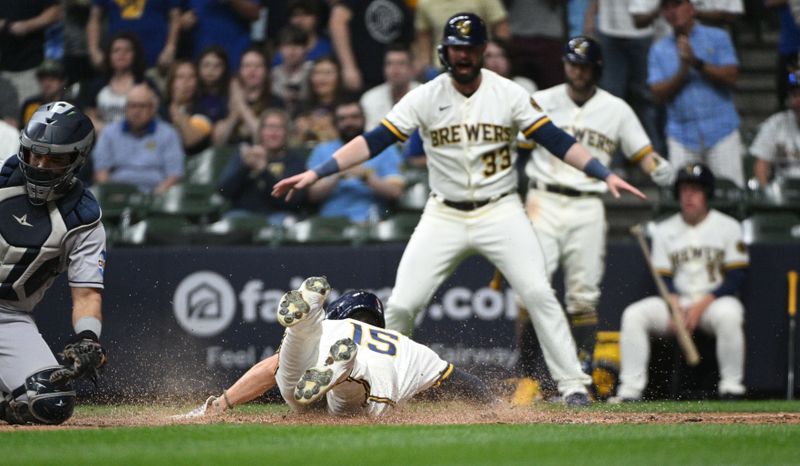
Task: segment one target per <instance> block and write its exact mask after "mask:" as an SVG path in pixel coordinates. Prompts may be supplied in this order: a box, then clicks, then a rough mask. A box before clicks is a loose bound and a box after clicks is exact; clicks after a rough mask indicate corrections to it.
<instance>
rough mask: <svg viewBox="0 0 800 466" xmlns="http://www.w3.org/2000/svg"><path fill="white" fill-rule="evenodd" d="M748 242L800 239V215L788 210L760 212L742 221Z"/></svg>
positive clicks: (746, 241)
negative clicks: (787, 211)
mask: <svg viewBox="0 0 800 466" xmlns="http://www.w3.org/2000/svg"><path fill="white" fill-rule="evenodd" d="M742 227H743V230H744V241H745V243H747V244H753V243H763V242H780V241H800V217H798V216H797V215H795V214H791V213H786V212H770V213H759V214H755V215H752V216H750V217H749V218H746V219H745V220H744V221H743V222H742Z"/></svg>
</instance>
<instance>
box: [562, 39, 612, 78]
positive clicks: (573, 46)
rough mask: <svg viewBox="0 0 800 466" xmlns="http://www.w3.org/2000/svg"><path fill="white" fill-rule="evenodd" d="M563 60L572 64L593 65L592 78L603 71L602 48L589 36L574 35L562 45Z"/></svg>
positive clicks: (598, 76)
mask: <svg viewBox="0 0 800 466" xmlns="http://www.w3.org/2000/svg"><path fill="white" fill-rule="evenodd" d="M564 61H566V62H568V63H572V64H574V65H592V66H594V79H595V80H597V79H600V75H601V74H602V73H603V50H602V49H601V48H600V44H598V43H597V41H596V40H594V39H592V38H591V37H586V36H576V37H573V38H572V39H570V40H569V41H567V43H566V45H564Z"/></svg>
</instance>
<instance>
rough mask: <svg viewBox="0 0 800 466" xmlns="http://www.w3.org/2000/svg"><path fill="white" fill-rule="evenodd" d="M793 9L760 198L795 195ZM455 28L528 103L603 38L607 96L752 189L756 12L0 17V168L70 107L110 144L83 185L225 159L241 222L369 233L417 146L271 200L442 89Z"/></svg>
mask: <svg viewBox="0 0 800 466" xmlns="http://www.w3.org/2000/svg"><path fill="white" fill-rule="evenodd" d="M794 3H796V2H789V1H787V0H765V1H764V5H763V11H771V10H774V14H776V15H777V17H778V18H779V20H780V43H779V46H778V50H777V57H776V58H777V62H778V67H777V69H778V71H777V75H776V83H777V91H776V96H777V100H778V105H776V110H780V109H784V108H788V110H785V111H782V112H781V113H778V114H776V115H775V116H774V117H772V118H770V119H769V120H768V121H767V122H765V123H764V125H763V127H762V129H761V132H760V133H759V135H758V137H757V138H756V139H755V141H754V142H753V144H752V147H751V148H750V149H749V153H750V155H752V156H753V157H755V158H756V162H755V163H754V168H753V176H754V179H755V184H756V185H758V186H761V187H764V186H767V185H768V184H770V183H774V182H775V180H777V182H782V180H785V179H787V178H792V177H800V168H798V167H800V129H799V126H798V121H800V91H799V90H798V89H800V81H798V78H796V77H800V75H797V74H793V73H792V72H791V71H792V70H793V69H794V67H796V66H797V65H798V63H797V55H798V51H800V28H798V22H799V21H800V10H798V9H797V8H793V5H794ZM457 11H472V12H475V13H477V14H479V15H480V16H482V17H483V18H484V20H485V21H486V23H487V25H488V26H489V29H490V32H491V35H492V42H491V43H490V45H489V46H488V48H487V50H486V56H485V66H486V67H487V68H489V69H491V70H493V71H495V72H497V73H499V74H501V75H503V76H506V77H508V78H510V79H513V80H514V81H516V82H518V83H519V84H521V85H522V86H523V87H525V88H526V90H528V91H529V92H531V93H532V92H534V91H535V90H537V89H544V88H547V87H551V86H553V85H556V84H559V83H561V82H563V81H564V75H563V66H562V63H561V61H562V58H561V57H562V53H563V47H564V43H565V41H566V39H567V38H568V36H569V35H570V34H575V33H582V34H586V35H589V36H593V37H595V38H597V39H598V40H599V42H600V43H601V45H602V48H603V54H604V66H603V69H604V71H603V74H602V77H601V81H600V86H601V87H602V88H604V89H606V90H608V91H609V92H611V93H612V94H614V95H617V96H619V97H622V98H624V99H626V100H627V101H628V102H629V103H630V104H631V106H632V107H633V108H634V110H635V111H636V113H637V116H638V117H639V119H640V120H641V121H642V123H643V125H644V127H645V129H646V131H647V132H648V135H649V136H650V138H651V140H652V141H653V143H654V146H655V148H656V150H657V151H658V152H659V153H661V154H664V155H665V156H667V157H668V158H670V159H671V160H672V161H673V165H674V166H676V167H678V166H682V165H684V164H685V163H686V162H689V161H703V162H705V163H707V164H709V165H710V166H711V168H712V170H713V171H714V172H715V173H716V174H717V175H718V177H720V178H728V179H730V180H731V181H733V182H734V183H735V184H736V185H737V186H740V187H745V185H746V183H747V179H746V177H747V173H748V172H747V171H746V170H745V169H744V168H743V167H744V165H743V160H744V156H745V154H746V153H747V152H748V150H747V148H746V141H743V140H742V137H741V136H740V133H739V124H740V120H739V115H738V114H737V109H736V108H735V106H734V102H733V93H734V92H735V87H736V81H737V75H738V69H739V61H738V58H737V53H736V50H735V46H734V42H733V40H732V39H731V32H732V31H733V30H734V25H735V22H736V20H737V18H738V17H740V16H741V15H743V13H744V5H743V0H727V1H726V0H715V1H706V0H696V1H695V0H692V1H691V2H690V1H689V0H663V1H662V0H590V1H585V0H570V1H567V2H559V1H551V0H504V1H501V0H449V1H440V0H288V1H286V2H271V1H270V2H268V1H266V0H224V1H223V0H191V1H190V0H141V1H136V2H117V1H112V0H26V1H24V2H21V1H18V0H0V118H2V120H0V150H2V151H3V154H2V157H3V158H5V157H6V156H8V155H9V154H13V153H15V152H16V151H17V144H18V141H17V139H18V134H19V133H18V130H19V129H21V128H23V127H24V125H25V123H26V122H27V120H28V119H29V118H30V116H31V115H32V113H33V112H34V111H35V109H36V108H37V107H38V106H39V105H41V104H42V103H46V102H50V101H54V100H61V99H64V100H68V101H71V102H74V103H75V104H77V105H78V106H79V107H81V108H82V109H83V110H84V111H85V112H86V113H87V115H89V116H90V117H91V118H92V120H93V121H94V123H95V127H96V129H97V133H98V138H97V144H96V147H95V150H94V154H93V156H92V158H91V159H92V162H93V163H92V166H91V167H90V168H89V169H88V170H87V171H86V172H85V173H83V174H82V178H83V179H84V181H85V182H87V183H90V184H98V185H100V184H104V183H127V184H132V185H135V186H136V187H137V189H138V190H139V191H141V192H143V193H148V194H157V193H161V192H164V191H166V190H168V189H169V188H170V187H171V186H174V185H175V184H178V183H181V182H182V181H183V180H184V177H185V170H186V166H187V164H188V162H189V161H190V160H191V159H192V158H194V157H198V155H199V154H202V153H204V152H206V151H214V150H219V149H220V148H227V149H228V152H230V153H232V154H233V155H232V156H231V157H230V158H229V160H227V165H225V164H222V167H223V169H222V170H220V175H219V176H218V177H216V179H215V180H213V184H214V185H215V186H216V188H217V189H218V193H219V194H221V195H222V196H224V197H225V198H226V199H227V200H228V205H229V208H230V211H229V212H228V213H227V214H226V215H228V216H237V215H242V214H250V215H259V216H264V217H266V218H268V219H269V221H270V222H271V223H275V224H282V223H284V222H286V221H287V220H286V219H291V221H295V220H297V219H299V218H302V217H303V216H306V215H308V214H309V213H313V214H319V215H322V216H344V217H347V218H349V219H350V220H351V221H353V222H356V223H365V222H371V221H374V220H375V219H380V218H382V217H386V216H387V215H388V213H389V212H390V211H391V206H392V204H393V202H394V201H396V200H397V199H399V198H400V197H401V196H402V194H403V191H404V187H405V186H406V181H405V178H404V172H405V170H406V169H407V168H408V167H412V169H413V167H418V166H419V165H420V162H419V158H417V157H415V158H414V159H413V160H412V159H410V158H408V157H404V156H402V155H401V153H402V152H403V147H396V148H392V149H390V150H387V151H386V153H384V154H382V155H380V156H379V157H377V158H375V159H373V160H371V161H370V162H368V163H366V164H364V165H363V166H361V167H358V168H357V169H355V170H351V171H349V172H345V173H342V174H340V175H338V176H335V177H331V178H330V179H329V180H325V181H326V182H325V183H319V185H318V186H315V189H313V190H311V192H308V193H303V195H302V196H299V197H297V198H295V199H293V200H292V201H290V202H286V201H283V200H276V199H272V198H271V197H270V196H269V192H270V189H271V186H272V185H273V184H274V183H275V182H276V181H277V180H279V179H281V178H283V177H285V176H287V175H292V174H295V173H298V172H299V171H302V170H303V169H304V168H305V167H307V166H310V165H313V164H314V163H317V162H319V161H320V160H323V159H324V158H326V157H330V156H331V154H332V153H333V151H334V150H335V149H336V148H337V147H340V146H341V145H342V144H343V143H345V142H347V141H348V140H350V139H351V138H353V137H355V136H356V135H358V134H361V133H362V132H363V131H365V130H369V129H371V128H372V127H374V126H375V125H377V124H379V122H380V120H381V118H382V117H383V116H384V115H385V114H386V113H387V112H388V110H389V109H390V108H391V106H392V105H393V104H394V103H395V102H397V101H398V100H399V99H401V98H402V97H403V96H404V95H405V94H406V93H407V92H409V91H410V90H411V89H413V88H414V87H416V86H418V85H420V83H424V82H426V81H427V80H429V79H431V78H432V77H434V76H436V75H437V74H438V73H440V72H441V68H440V66H439V60H438V57H437V44H438V42H439V40H440V33H441V32H440V31H441V30H442V27H443V25H444V23H445V21H446V19H447V18H448V17H450V16H451V15H452V14H453V13H455V12H457ZM576 18H578V19H582V21H578V20H577V19H576ZM498 104H499V105H502V103H498ZM406 149H408V148H406ZM420 151H421V149H414V150H411V152H420ZM408 152H409V151H408V150H406V153H408ZM410 155H421V154H419V153H412V154H410ZM423 160H424V159H423ZM423 163H424V162H423ZM616 163H617V165H618V166H617V167H616V168H617V169H623V168H624V166H623V165H624V163H625V162H624V160H622V159H620V160H618V161H616ZM751 184H752V183H751Z"/></svg>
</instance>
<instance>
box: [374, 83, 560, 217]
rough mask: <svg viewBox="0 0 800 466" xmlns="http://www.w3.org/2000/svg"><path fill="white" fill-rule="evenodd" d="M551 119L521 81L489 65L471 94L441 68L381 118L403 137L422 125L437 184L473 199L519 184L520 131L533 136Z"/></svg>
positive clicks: (442, 192) (449, 194) (451, 194)
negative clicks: (516, 145)
mask: <svg viewBox="0 0 800 466" xmlns="http://www.w3.org/2000/svg"><path fill="white" fill-rule="evenodd" d="M549 121H550V119H549V118H548V117H547V116H546V115H545V114H544V113H543V112H542V109H541V108H539V106H538V104H536V101H534V100H533V99H532V98H531V97H530V96H529V95H528V93H527V92H526V91H525V89H523V88H522V87H521V86H520V85H518V84H516V83H514V82H513V81H510V80H508V79H505V78H503V77H501V76H499V75H497V74H496V73H494V72H492V71H489V70H486V69H483V70H481V84H480V86H479V87H478V90H477V91H475V93H473V94H472V95H471V96H469V97H467V96H465V95H463V94H461V93H459V92H458V91H457V90H456V89H455V87H453V84H452V82H451V78H450V76H449V75H448V74H447V73H445V74H441V75H439V76H438V77H437V78H435V79H433V80H432V81H429V82H428V83H426V84H424V85H422V86H418V87H416V88H415V89H413V90H411V91H410V92H409V93H408V94H406V95H405V97H403V98H402V99H401V100H400V101H399V102H398V103H397V104H396V105H395V106H394V108H392V110H391V111H390V112H389V114H388V115H386V118H385V119H384V120H383V121H382V122H381V123H382V124H383V125H384V126H385V127H386V128H388V129H389V130H390V131H391V132H392V133H394V135H395V136H396V137H397V138H399V139H400V140H401V141H405V140H406V139H407V138H408V136H409V135H410V134H411V133H412V132H413V131H414V130H415V129H417V128H419V129H420V135H421V137H422V143H423V147H424V149H425V154H426V155H427V157H428V171H429V180H430V185H431V190H432V191H433V192H434V193H435V194H437V195H439V196H442V197H444V198H445V199H448V200H451V201H471V200H481V199H490V198H492V197H494V196H499V195H501V194H505V193H508V192H509V191H513V190H515V189H516V187H517V174H516V170H515V169H514V161H515V160H516V157H517V154H516V150H513V148H512V144H513V143H515V140H516V136H517V133H518V132H519V131H521V132H522V134H523V135H524V136H525V137H528V138H529V137H531V135H532V134H533V133H534V132H535V131H536V130H537V129H539V128H540V127H541V126H542V125H544V124H545V123H547V122H549Z"/></svg>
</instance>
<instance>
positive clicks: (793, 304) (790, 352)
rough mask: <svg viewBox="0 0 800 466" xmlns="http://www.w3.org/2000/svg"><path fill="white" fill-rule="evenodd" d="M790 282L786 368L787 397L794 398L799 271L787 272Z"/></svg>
mask: <svg viewBox="0 0 800 466" xmlns="http://www.w3.org/2000/svg"><path fill="white" fill-rule="evenodd" d="M786 279H787V281H788V282H789V296H788V301H787V303H786V307H787V310H788V311H789V346H788V348H787V358H786V361H787V362H786V364H787V370H786V399H787V400H793V399H794V359H795V356H794V339H795V336H794V335H795V332H796V330H795V327H796V326H797V323H796V319H795V316H796V315H797V271H795V270H790V271H789V273H787V274H786Z"/></svg>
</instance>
